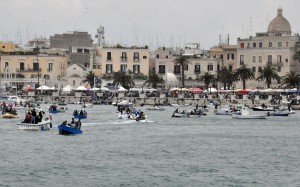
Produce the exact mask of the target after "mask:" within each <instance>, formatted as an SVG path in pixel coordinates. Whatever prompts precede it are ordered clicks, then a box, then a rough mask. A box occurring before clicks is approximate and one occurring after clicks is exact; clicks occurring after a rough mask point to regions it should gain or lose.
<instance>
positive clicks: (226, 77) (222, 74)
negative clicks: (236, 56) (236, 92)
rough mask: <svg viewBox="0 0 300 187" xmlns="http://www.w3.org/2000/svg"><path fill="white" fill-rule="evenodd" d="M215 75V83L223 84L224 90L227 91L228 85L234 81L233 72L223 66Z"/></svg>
mask: <svg viewBox="0 0 300 187" xmlns="http://www.w3.org/2000/svg"><path fill="white" fill-rule="evenodd" d="M217 73H218V74H217V81H218V82H221V83H223V84H224V90H226V89H227V88H228V89H229V88H230V85H232V83H233V82H234V81H235V80H236V79H235V76H234V72H233V71H232V70H231V69H228V68H227V67H226V66H223V67H222V68H221V69H220V70H218V72H217ZM226 86H227V87H226Z"/></svg>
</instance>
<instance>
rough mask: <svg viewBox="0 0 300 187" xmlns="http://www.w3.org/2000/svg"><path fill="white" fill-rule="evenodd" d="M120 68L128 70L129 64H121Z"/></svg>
mask: <svg viewBox="0 0 300 187" xmlns="http://www.w3.org/2000/svg"><path fill="white" fill-rule="evenodd" d="M120 70H121V71H123V72H124V71H126V70H127V64H121V65H120Z"/></svg>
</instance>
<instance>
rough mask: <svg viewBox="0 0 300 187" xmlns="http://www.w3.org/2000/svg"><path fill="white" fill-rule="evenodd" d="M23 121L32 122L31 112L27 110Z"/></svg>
mask: <svg viewBox="0 0 300 187" xmlns="http://www.w3.org/2000/svg"><path fill="white" fill-rule="evenodd" d="M23 123H31V113H30V112H27V114H26V116H25V119H24V121H23Z"/></svg>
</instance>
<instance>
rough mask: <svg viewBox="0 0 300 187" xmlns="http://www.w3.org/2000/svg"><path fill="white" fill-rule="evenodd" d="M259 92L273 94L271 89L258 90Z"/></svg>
mask: <svg viewBox="0 0 300 187" xmlns="http://www.w3.org/2000/svg"><path fill="white" fill-rule="evenodd" d="M260 92H266V93H271V92H274V90H273V89H271V88H268V89H265V90H260Z"/></svg>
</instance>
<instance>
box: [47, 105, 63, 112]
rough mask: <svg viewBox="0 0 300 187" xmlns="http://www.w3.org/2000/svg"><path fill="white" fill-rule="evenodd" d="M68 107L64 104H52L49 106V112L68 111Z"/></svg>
mask: <svg viewBox="0 0 300 187" xmlns="http://www.w3.org/2000/svg"><path fill="white" fill-rule="evenodd" d="M66 109H67V108H66V107H63V106H57V105H51V106H50V107H49V113H51V114H57V113H64V112H66Z"/></svg>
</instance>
